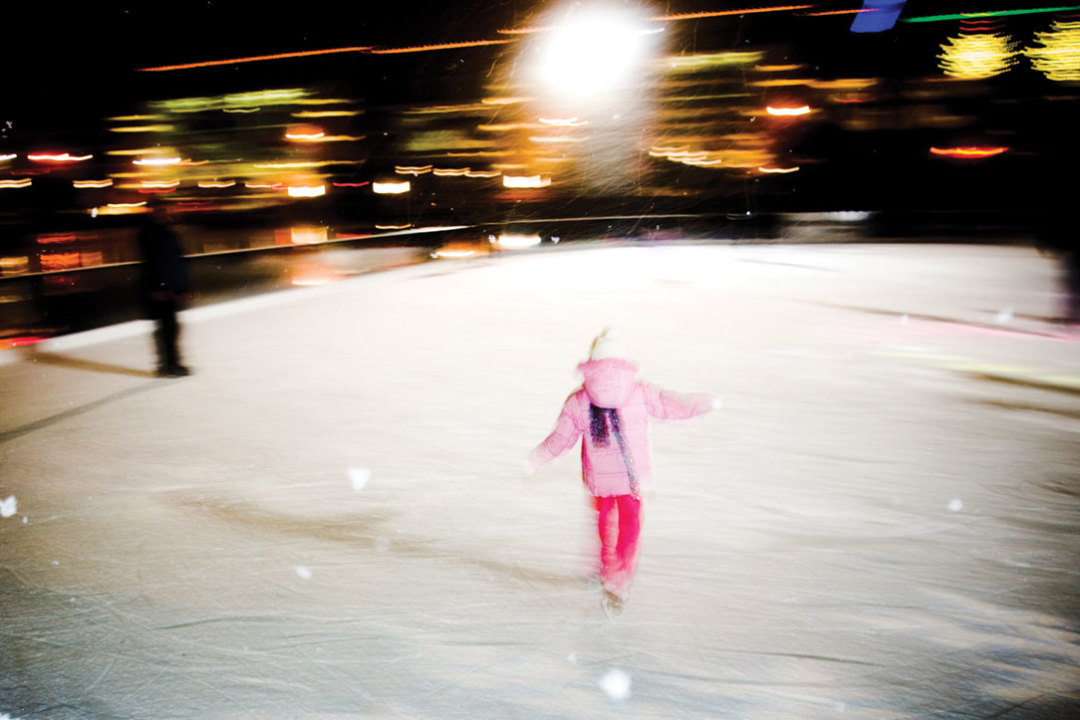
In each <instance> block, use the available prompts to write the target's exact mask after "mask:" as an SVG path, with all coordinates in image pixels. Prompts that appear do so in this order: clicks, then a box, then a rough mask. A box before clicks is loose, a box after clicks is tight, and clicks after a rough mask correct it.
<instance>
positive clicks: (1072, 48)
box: [1023, 21, 1080, 82]
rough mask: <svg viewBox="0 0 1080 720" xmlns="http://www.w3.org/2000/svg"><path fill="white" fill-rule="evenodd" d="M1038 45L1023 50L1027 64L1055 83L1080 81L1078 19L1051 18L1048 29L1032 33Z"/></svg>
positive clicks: (1079, 32) (1079, 29) (1079, 25)
mask: <svg viewBox="0 0 1080 720" xmlns="http://www.w3.org/2000/svg"><path fill="white" fill-rule="evenodd" d="M1035 42H1037V43H1040V44H1041V45H1042V47H1030V48H1025V49H1024V51H1023V52H1024V54H1025V55H1027V57H1028V58H1029V59H1030V60H1031V66H1032V67H1033V68H1035V69H1036V70H1038V71H1039V72H1041V73H1042V74H1043V75H1045V76H1046V77H1047V78H1049V79H1050V80H1053V81H1055V82H1076V81H1080V21H1068V22H1063V21H1054V23H1053V24H1052V25H1051V28H1050V31H1049V32H1045V33H1035Z"/></svg>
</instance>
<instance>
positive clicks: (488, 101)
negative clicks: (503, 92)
mask: <svg viewBox="0 0 1080 720" xmlns="http://www.w3.org/2000/svg"><path fill="white" fill-rule="evenodd" d="M530 100H532V98H529V97H489V98H483V99H482V100H480V103H481V104H483V105H516V104H518V103H523V102H528V101H530Z"/></svg>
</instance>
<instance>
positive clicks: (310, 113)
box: [292, 110, 362, 118]
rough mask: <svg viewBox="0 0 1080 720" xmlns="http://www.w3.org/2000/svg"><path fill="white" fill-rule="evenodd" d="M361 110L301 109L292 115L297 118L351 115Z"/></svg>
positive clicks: (359, 112)
mask: <svg viewBox="0 0 1080 720" xmlns="http://www.w3.org/2000/svg"><path fill="white" fill-rule="evenodd" d="M361 112H362V111H360V110H302V111H301V112H294V113H293V114H292V116H293V117H297V118H328V117H353V116H355V115H360V114H361Z"/></svg>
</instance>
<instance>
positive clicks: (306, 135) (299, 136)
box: [285, 130, 326, 142]
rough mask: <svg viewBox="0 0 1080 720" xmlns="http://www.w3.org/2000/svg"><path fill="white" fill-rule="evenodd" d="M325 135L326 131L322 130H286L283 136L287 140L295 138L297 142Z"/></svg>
mask: <svg viewBox="0 0 1080 720" xmlns="http://www.w3.org/2000/svg"><path fill="white" fill-rule="evenodd" d="M324 137H326V133H324V132H323V131H322V130H312V131H311V132H286V133H285V138H286V139H287V140H296V141H299V142H313V141H315V140H318V139H320V138H324Z"/></svg>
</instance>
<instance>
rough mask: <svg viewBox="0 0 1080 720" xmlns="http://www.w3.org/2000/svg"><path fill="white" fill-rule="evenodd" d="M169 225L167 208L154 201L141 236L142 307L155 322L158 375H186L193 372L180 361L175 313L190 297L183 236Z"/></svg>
mask: <svg viewBox="0 0 1080 720" xmlns="http://www.w3.org/2000/svg"><path fill="white" fill-rule="evenodd" d="M169 225H170V218H169V214H168V210H167V209H166V208H165V206H164V205H161V204H155V205H154V206H153V207H152V212H151V214H150V216H149V217H148V218H147V221H146V223H145V225H144V226H143V227H142V229H141V230H140V231H139V235H138V243H139V252H140V254H141V255H142V261H143V262H142V278H141V288H140V289H141V295H142V302H143V308H144V310H145V312H146V314H147V316H148V317H149V318H150V319H151V320H153V321H154V342H155V344H156V346H157V358H158V367H157V374H158V377H183V376H185V375H190V374H191V371H190V370H188V369H187V368H186V367H184V366H183V365H182V364H181V363H180V348H179V344H178V340H179V337H180V323H179V321H178V320H177V318H176V313H177V312H178V311H179V310H180V309H181V308H182V307H183V306H184V303H185V302H186V300H187V297H188V291H189V287H188V272H187V267H186V265H185V264H184V263H185V261H184V256H183V253H182V252H181V250H180V237H179V236H178V235H177V234H176V232H175V231H174V230H173V229H172V228H171V227H169Z"/></svg>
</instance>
